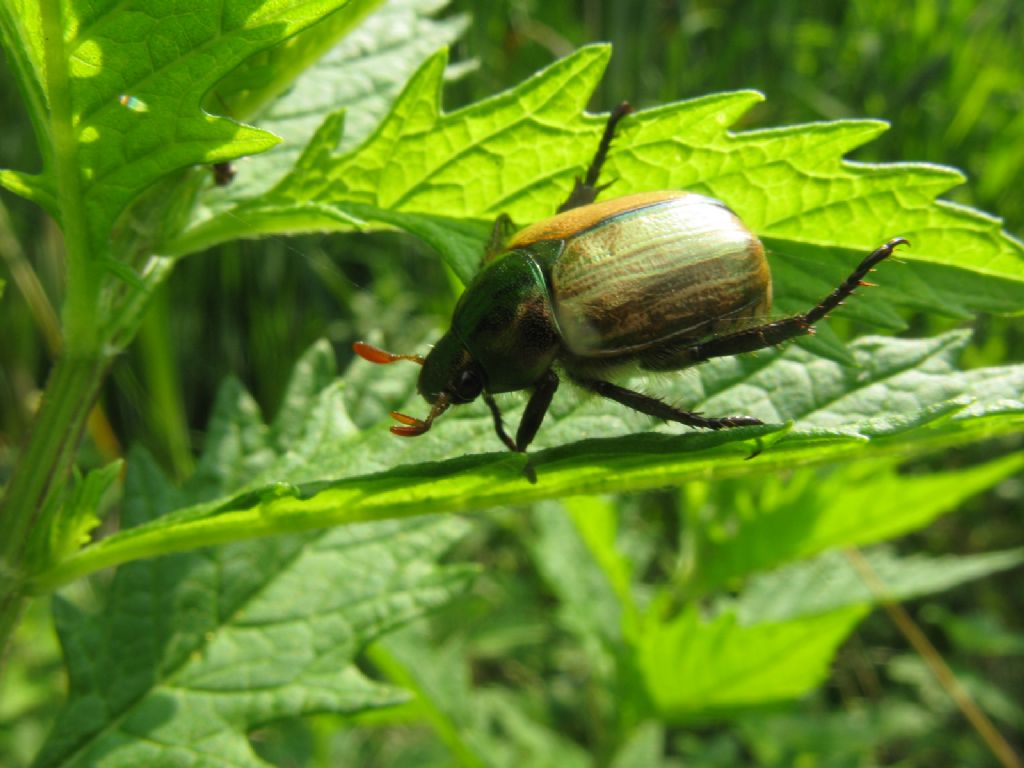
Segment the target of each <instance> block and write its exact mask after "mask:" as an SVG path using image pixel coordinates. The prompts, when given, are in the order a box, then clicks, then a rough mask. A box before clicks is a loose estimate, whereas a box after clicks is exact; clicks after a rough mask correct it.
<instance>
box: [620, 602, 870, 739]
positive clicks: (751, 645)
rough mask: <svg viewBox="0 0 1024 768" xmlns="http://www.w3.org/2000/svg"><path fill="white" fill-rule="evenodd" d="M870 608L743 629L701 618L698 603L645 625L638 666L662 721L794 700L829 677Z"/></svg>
mask: <svg viewBox="0 0 1024 768" xmlns="http://www.w3.org/2000/svg"><path fill="white" fill-rule="evenodd" d="M865 612H866V609H864V608H856V607H855V608H846V609H843V610H839V611H833V612H831V613H827V614H822V615H819V616H813V617H807V618H802V619H796V620H793V621H785V622H778V623H761V624H756V625H752V626H744V625H741V624H739V623H738V622H737V620H736V617H735V616H733V615H731V614H728V613H724V614H721V615H719V616H718V617H716V618H715V619H712V620H710V621H704V620H702V619H701V618H700V617H699V615H698V611H697V609H696V608H694V607H691V608H688V609H687V610H686V611H684V613H682V614H681V615H680V616H678V617H677V618H675V619H673V620H671V621H669V622H666V623H660V622H657V623H656V622H655V621H653V620H651V621H649V622H648V623H646V624H645V626H644V628H643V631H642V633H641V635H640V640H639V645H638V648H637V654H638V664H639V667H640V671H641V674H642V675H643V679H644V681H645V683H646V685H647V690H648V693H649V695H650V697H651V702H652V704H653V705H654V707H655V709H656V711H657V712H658V713H659V714H660V715H661V716H662V717H664V718H666V719H668V720H671V721H674V722H680V721H686V720H691V719H694V718H707V717H711V716H715V715H725V714H732V713H735V712H737V711H740V710H742V709H744V708H746V707H752V706H762V705H765V704H768V703H770V702H776V701H784V700H786V699H792V698H795V697H797V696H800V695H801V694H804V693H806V692H807V691H809V690H811V689H812V688H814V687H815V686H817V685H818V684H819V683H821V681H822V680H824V679H825V676H826V675H827V674H828V668H829V664H830V662H831V661H832V656H833V654H834V653H835V650H836V648H837V647H838V646H839V644H840V643H841V642H842V641H843V640H844V639H845V638H846V636H847V635H848V634H849V633H850V631H851V630H852V629H853V627H854V626H855V625H856V624H857V622H858V621H860V619H861V618H862V617H863V615H864V613H865Z"/></svg>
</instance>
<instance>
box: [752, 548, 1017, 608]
mask: <svg viewBox="0 0 1024 768" xmlns="http://www.w3.org/2000/svg"><path fill="white" fill-rule="evenodd" d="M864 557H865V558H866V560H867V562H868V565H869V566H870V567H871V569H872V570H873V571H874V572H875V575H876V576H877V577H878V580H879V582H880V583H881V584H883V585H884V586H885V594H884V595H879V594H876V593H875V592H873V591H872V589H871V586H870V585H869V584H866V583H865V581H864V579H863V577H862V576H861V575H860V573H859V572H858V570H857V568H856V567H854V565H853V564H851V563H850V560H849V559H848V558H847V557H845V556H844V555H843V553H842V552H827V553H825V554H823V555H821V556H819V557H816V558H815V559H813V560H810V561H805V562H800V563H793V564H791V565H788V566H786V567H784V568H780V569H778V570H777V571H773V572H771V573H766V574H761V575H758V576H756V577H754V578H753V579H752V580H751V581H750V583H749V584H748V585H747V586H746V587H745V588H744V590H743V593H742V594H741V595H740V597H739V598H738V599H737V600H736V602H735V606H734V608H735V612H736V616H737V618H738V619H739V621H740V622H742V623H744V624H758V623H761V622H766V621H767V622H771V621H787V620H790V619H793V618H799V617H802V616H814V615H818V614H824V613H829V612H831V611H834V610H837V609H840V608H846V607H849V606H857V605H861V606H865V605H872V604H875V603H878V602H880V601H881V600H909V599H912V598H915V597H920V596H922V595H927V594H931V593H933V592H941V591H942V590H945V589H950V588H952V587H955V586H957V585H959V584H963V583H964V582H967V581H971V580H973V579H980V578H984V577H985V576H989V575H991V574H993V573H999V572H1000V571H1005V570H1009V569H1011V568H1018V567H1020V565H1021V564H1022V563H1024V549H1012V550H1006V551H1004V552H986V553H985V554H981V555H948V556H945V557H925V556H923V555H913V556H909V557H897V556H896V555H894V554H893V553H892V552H891V551H889V550H887V549H878V550H874V551H872V552H868V553H866V554H865V555H864Z"/></svg>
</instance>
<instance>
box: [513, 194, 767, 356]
mask: <svg viewBox="0 0 1024 768" xmlns="http://www.w3.org/2000/svg"><path fill="white" fill-rule="evenodd" d="M549 239H559V240H563V241H564V245H563V247H562V249H561V252H560V253H559V255H558V256H557V258H556V259H554V261H553V263H552V264H551V267H550V269H551V283H550V291H551V298H552V302H553V304H554V308H555V314H556V317H557V321H558V325H559V331H560V334H561V337H562V342H563V344H564V345H565V348H566V351H567V352H568V353H569V354H570V355H572V356H574V357H578V358H613V359H615V358H629V357H635V356H641V357H642V356H643V354H642V353H644V352H645V351H646V350H649V349H651V348H654V347H660V346H663V345H664V344H665V343H666V342H672V343H677V342H685V341H687V340H691V339H699V338H701V337H703V336H707V335H708V334H710V333H716V334H717V333H722V332H728V331H730V330H732V329H734V328H736V327H737V321H741V320H748V319H749V318H754V317H760V316H763V315H765V314H767V313H768V311H769V309H770V306H771V292H772V289H771V273H770V271H769V268H768V262H767V260H766V259H765V255H764V248H763V247H762V245H761V242H760V241H759V240H758V239H757V237H756V236H755V235H754V234H753V233H752V232H751V231H750V230H749V229H747V227H746V226H745V225H744V224H743V222H741V221H740V220H739V218H738V217H737V216H736V214H734V213H733V212H732V211H731V210H730V209H729V208H728V207H727V206H725V205H724V204H723V203H721V202H719V201H718V200H714V199H712V198H710V197H705V196H704V195H699V194H694V193H685V192H653V193H643V194H639V195H629V196H626V197H621V198H617V199H614V200H609V201H607V202H604V203H595V204H593V205H589V206H584V207H582V208H578V209H575V210H572V211H568V212H566V213H563V214H560V215H559V216H555V217H553V218H551V219H548V220H547V221H545V222H542V223H541V224H540V225H535V226H533V227H530V228H528V229H526V230H524V231H523V232H521V233H520V234H519V235H517V236H516V238H514V240H513V242H512V246H513V247H529V246H530V245H532V244H535V243H538V242H542V241H545V240H549Z"/></svg>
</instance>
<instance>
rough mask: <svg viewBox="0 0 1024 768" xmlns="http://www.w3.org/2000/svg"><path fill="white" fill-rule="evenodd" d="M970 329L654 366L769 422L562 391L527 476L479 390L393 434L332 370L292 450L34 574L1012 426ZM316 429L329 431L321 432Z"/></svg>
mask: <svg viewBox="0 0 1024 768" xmlns="http://www.w3.org/2000/svg"><path fill="white" fill-rule="evenodd" d="M966 342H967V335H966V334H965V333H962V332H953V333H950V334H946V335H944V336H939V337H937V338H935V339H925V340H903V339H892V338H881V337H878V338H862V339H859V340H858V341H856V342H854V343H853V344H852V345H851V347H850V349H851V351H852V354H853V355H854V357H855V359H856V361H857V364H858V367H856V368H848V367H846V366H843V365H841V364H839V363H836V362H835V361H833V360H830V359H826V358H822V357H817V356H815V355H813V354H812V353H811V352H809V351H808V350H805V349H802V348H800V347H798V346H791V347H788V348H786V349H784V350H782V351H773V352H768V353H764V354H761V355H759V356H741V357H737V358H728V359H722V360H718V361H714V362H712V363H710V364H708V365H704V366H701V367H700V368H698V369H696V370H693V371H690V372H688V373H689V375H679V376H674V377H662V378H659V379H658V385H659V390H658V391H659V394H662V395H665V396H667V397H668V398H670V399H671V400H673V401H677V402H682V403H686V405H687V406H690V407H697V408H699V409H700V410H703V411H705V412H707V413H711V414H715V415H721V414H736V413H747V414H751V415H754V416H757V417H759V418H761V419H763V420H764V421H765V422H766V425H765V426H760V427H747V428H742V429H730V430H722V431H719V432H714V433H707V432H704V433H701V432H697V431H694V430H687V429H685V428H682V427H679V426H678V425H660V426H654V425H653V422H652V420H651V419H650V418H649V417H646V416H643V415H642V414H638V413H636V412H634V411H630V410H628V409H626V408H623V407H622V406H620V405H618V404H616V403H611V402H609V401H607V400H603V399H599V398H589V399H586V400H583V401H581V400H579V399H578V398H577V397H574V396H573V393H572V392H571V391H568V390H566V391H564V392H563V391H560V392H559V396H558V397H556V398H555V402H554V403H553V405H552V408H551V412H550V414H549V416H548V418H547V420H546V421H545V425H544V426H545V428H544V429H543V430H541V432H540V434H539V435H538V438H537V441H536V446H537V448H536V450H535V451H533V452H532V461H533V463H534V466H535V468H536V471H537V475H538V482H537V484H536V485H531V484H529V483H527V482H526V480H525V479H524V478H523V475H522V468H523V462H524V460H525V459H524V457H523V456H522V455H519V454H511V453H509V452H508V451H507V450H505V449H504V448H503V446H501V445H500V444H499V443H498V441H497V439H496V437H495V435H494V424H493V419H492V417H491V415H490V413H489V411H488V410H487V407H486V406H485V405H484V404H482V403H479V402H478V403H474V404H472V405H466V406H460V407H459V408H455V409H452V410H451V411H450V412H449V413H446V414H445V416H444V417H443V419H440V420H439V421H438V424H437V425H435V427H434V429H432V430H431V431H430V432H429V433H427V434H425V435H423V436H421V437H418V438H417V439H416V440H402V439H399V438H396V437H395V436H394V435H392V434H390V433H389V432H388V430H387V429H386V426H385V424H383V423H381V424H377V425H370V426H369V427H368V428H366V429H363V430H362V431H360V429H359V428H357V427H356V425H355V424H354V423H353V422H354V420H353V418H352V417H351V416H350V414H351V413H358V410H359V403H358V402H346V398H345V396H344V388H343V382H339V383H338V386H336V387H331V388H328V389H327V390H325V392H324V393H323V395H322V397H321V398H320V400H319V401H318V404H317V406H316V409H315V413H314V414H313V415H312V416H309V417H307V419H304V420H302V421H300V422H299V424H298V425H297V426H293V427H292V430H294V433H293V432H289V438H288V440H287V443H288V444H289V445H290V446H291V449H292V450H291V451H290V452H289V453H288V454H286V455H285V456H284V457H283V459H282V463H281V464H280V465H278V466H277V467H276V468H275V472H273V473H270V474H264V473H257V472H249V473H248V476H247V481H248V482H247V483H246V484H245V486H244V487H243V488H242V489H241V490H239V491H238V492H236V493H233V494H226V495H222V496H220V497H218V498H216V499H213V498H211V499H210V500H209V501H206V502H204V503H201V504H196V505H192V506H191V507H188V508H181V509H179V510H178V511H177V512H175V513H173V514H170V515H167V516H164V517H162V518H160V519H158V520H155V521H153V522H152V523H149V524H147V525H145V526H139V527H137V528H135V529H133V530H131V531H124V532H120V533H117V534H114V535H112V536H110V537H109V538H107V539H104V540H102V541H100V542H97V543H96V544H93V545H91V546H89V547H86V548H85V549H83V550H82V551H81V552H79V553H78V554H76V555H74V556H72V557H70V558H68V559H66V560H64V561H63V562H62V563H58V564H56V565H55V566H54V567H53V568H51V569H49V570H47V571H46V572H44V573H41V574H39V575H38V577H37V580H36V588H38V589H46V588H50V587H52V586H54V585H57V584H60V583H63V582H64V581H65V580H67V579H70V578H74V577H75V576H76V575H81V574H83V573H89V572H91V571H92V570H95V569H96V568H100V567H104V566H108V565H111V564H116V563H120V562H125V561H126V560H130V559H134V558H136V557H139V556H142V555H145V554H148V553H151V552H153V551H162V552H167V551H178V550H180V549H188V548H191V547H195V546H198V545H200V544H209V543H215V542H220V541H230V540H236V539H238V538H242V537H255V536H262V535H269V534H273V533H280V532H283V531H294V530H300V529H310V528H317V527H323V526H331V525H341V524H345V523H352V522H360V521H368V520H382V519H389V518H395V517H406V516H411V515H422V514H428V513H431V512H445V511H446V512H456V511H463V510H471V509H482V508H485V507H487V506H490V505H494V504H504V503H516V504H522V503H527V502H530V501H539V500H542V499H550V498H561V497H563V496H566V495H576V494H583V493H606V492H615V491H628V490H639V489H646V488H656V487H661V486H666V485H679V484H681V483H685V482H686V481H687V480H690V479H697V478H699V479H707V478H728V477H736V476H742V475H750V474H757V473H771V472H776V471H779V470H780V469H787V470H791V469H794V468H796V467H799V466H804V465H807V466H809V465H814V464H823V463H831V462H839V461H847V460H852V459H855V458H856V459H862V458H884V457H900V458H906V457H911V456H916V455H922V454H925V453H929V452H934V451H936V450H940V449H942V448H945V447H948V446H951V445H958V444H962V443H965V442H971V441H976V440H980V439H983V438H986V437H990V436H995V435H1001V434H1011V433H1015V432H1020V431H1021V430H1022V429H1024V402H1022V400H1021V392H1022V391H1024V365H1017V366H1005V367H998V368H981V369H975V370H969V371H959V370H957V368H956V365H955V360H956V358H957V357H958V355H959V352H960V350H961V349H962V348H963V346H964V344H965V343H966ZM324 354H328V353H324ZM356 365H360V366H363V365H368V364H366V363H364V362H362V361H359V362H357V363H356ZM378 375H380V374H378ZM391 375H392V374H391V373H390V371H389V372H388V376H391ZM415 375H416V370H415V366H407V367H405V368H403V369H400V370H396V371H395V373H394V376H396V377H404V379H401V380H404V381H405V382H406V383H407V386H408V387H409V388H410V389H411V388H412V387H413V386H414V381H413V379H414V377H415ZM808 381H811V382H813V386H812V387H808V386H807V382H808ZM392 383H393V382H391V381H388V382H387V385H388V387H389V388H390V387H391V385H392ZM407 391H408V390H407ZM410 394H411V397H412V398H413V399H412V400H410V401H408V402H406V403H405V404H404V405H399V404H398V403H396V404H395V405H397V406H398V407H399V408H400V409H401V410H403V411H406V412H413V413H415V412H416V409H417V408H423V407H425V406H424V404H423V402H422V399H421V398H419V396H418V395H415V394H412V393H410ZM506 403H507V399H505V398H503V399H502V404H503V406H505V405H506ZM519 413H520V411H519V409H518V408H507V410H506V418H507V419H508V420H509V422H512V423H514V422H515V421H516V420H517V419H518V417H519ZM324 430H328V431H329V434H328V435H327V436H325V437H323V438H322V439H321V437H320V435H321V433H322V432H323V431H324ZM442 460H444V461H442Z"/></svg>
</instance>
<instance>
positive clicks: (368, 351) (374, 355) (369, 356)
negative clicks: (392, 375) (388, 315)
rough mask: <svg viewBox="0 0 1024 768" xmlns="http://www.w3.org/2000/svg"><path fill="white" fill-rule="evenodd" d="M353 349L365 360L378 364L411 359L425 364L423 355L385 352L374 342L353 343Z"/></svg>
mask: <svg viewBox="0 0 1024 768" xmlns="http://www.w3.org/2000/svg"><path fill="white" fill-rule="evenodd" d="M352 351H353V352H355V353H356V354H357V355H359V356H360V357H361V358H363V360H367V361H369V362H371V363H377V364H378V365H387V364H388V363H397V362H398V361H399V360H411V361H412V362H414V363H419V364H420V365H423V356H422V355H396V354H394V353H393V352H385V351H384V350H383V349H378V348H377V347H375V346H373V345H372V344H367V343H366V342H365V341H357V342H355V343H353V344H352Z"/></svg>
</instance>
